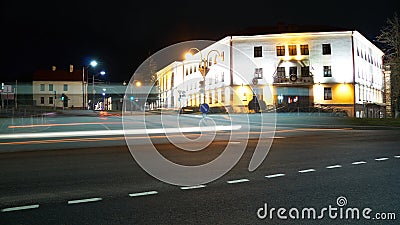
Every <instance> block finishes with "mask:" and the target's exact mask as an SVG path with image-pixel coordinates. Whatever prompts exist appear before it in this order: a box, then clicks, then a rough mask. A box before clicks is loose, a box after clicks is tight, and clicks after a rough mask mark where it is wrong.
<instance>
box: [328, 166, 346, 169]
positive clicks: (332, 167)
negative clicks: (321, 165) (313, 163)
mask: <svg viewBox="0 0 400 225" xmlns="http://www.w3.org/2000/svg"><path fill="white" fill-rule="evenodd" d="M340 167H342V166H341V165H333V166H327V167H326V168H327V169H336V168H340Z"/></svg>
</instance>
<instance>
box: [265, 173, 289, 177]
mask: <svg viewBox="0 0 400 225" xmlns="http://www.w3.org/2000/svg"><path fill="white" fill-rule="evenodd" d="M283 176H285V174H284V173H277V174H271V175H267V176H265V177H266V178H275V177H283Z"/></svg>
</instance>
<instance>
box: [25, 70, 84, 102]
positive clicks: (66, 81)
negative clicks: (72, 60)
mask: <svg viewBox="0 0 400 225" xmlns="http://www.w3.org/2000/svg"><path fill="white" fill-rule="evenodd" d="M32 88H33V90H32V93H33V94H32V95H33V104H34V106H43V107H49V108H51V107H54V108H81V109H82V108H86V104H85V103H87V77H86V76H84V75H83V71H82V70H74V67H73V65H70V67H69V70H60V69H57V68H56V67H55V66H52V68H51V70H37V71H36V72H35V73H34V75H33V80H32ZM63 98H64V99H63Z"/></svg>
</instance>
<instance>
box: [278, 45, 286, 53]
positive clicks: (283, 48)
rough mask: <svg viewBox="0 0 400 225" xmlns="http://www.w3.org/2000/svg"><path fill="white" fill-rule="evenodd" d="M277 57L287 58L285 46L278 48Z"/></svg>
mask: <svg viewBox="0 0 400 225" xmlns="http://www.w3.org/2000/svg"><path fill="white" fill-rule="evenodd" d="M276 55H277V56H285V46H284V45H278V46H276Z"/></svg>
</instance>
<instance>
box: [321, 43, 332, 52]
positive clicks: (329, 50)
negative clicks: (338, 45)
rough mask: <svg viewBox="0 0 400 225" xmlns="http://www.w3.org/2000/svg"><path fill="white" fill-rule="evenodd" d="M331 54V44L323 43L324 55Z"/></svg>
mask: <svg viewBox="0 0 400 225" xmlns="http://www.w3.org/2000/svg"><path fill="white" fill-rule="evenodd" d="M330 54H331V44H322V55H330Z"/></svg>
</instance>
